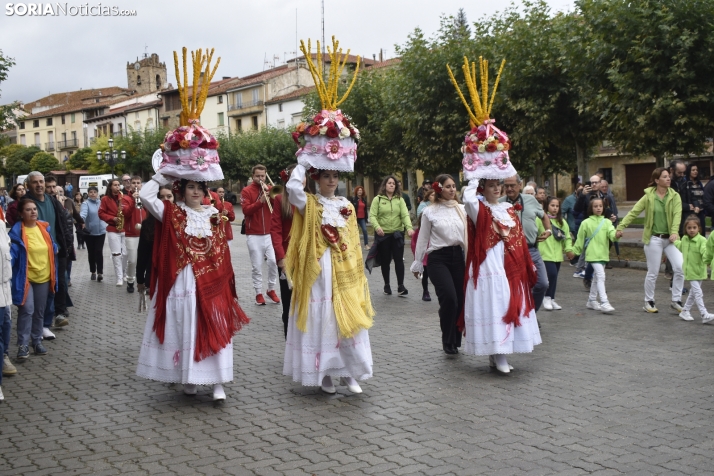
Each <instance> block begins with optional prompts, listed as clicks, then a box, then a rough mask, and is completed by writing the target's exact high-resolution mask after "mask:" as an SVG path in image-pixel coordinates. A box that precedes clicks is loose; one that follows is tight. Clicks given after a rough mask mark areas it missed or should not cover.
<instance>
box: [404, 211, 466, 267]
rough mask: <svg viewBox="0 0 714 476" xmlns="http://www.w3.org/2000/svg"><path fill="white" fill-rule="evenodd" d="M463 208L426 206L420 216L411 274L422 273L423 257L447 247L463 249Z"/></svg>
mask: <svg viewBox="0 0 714 476" xmlns="http://www.w3.org/2000/svg"><path fill="white" fill-rule="evenodd" d="M462 217H465V212H464V206H463V205H456V206H455V207H450V206H447V205H442V204H441V203H433V204H431V205H428V206H427V207H426V208H425V209H424V212H423V213H422V214H421V225H420V226H419V239H418V241H417V245H416V250H415V252H414V262H413V263H412V265H411V267H410V268H409V269H410V270H411V272H412V273H423V272H424V265H423V264H422V261H423V260H424V255H425V254H429V253H431V252H432V251H434V250H439V249H441V248H446V247H448V246H460V247H461V248H464V245H465V243H464V238H465V236H466V230H465V229H464V218H462Z"/></svg>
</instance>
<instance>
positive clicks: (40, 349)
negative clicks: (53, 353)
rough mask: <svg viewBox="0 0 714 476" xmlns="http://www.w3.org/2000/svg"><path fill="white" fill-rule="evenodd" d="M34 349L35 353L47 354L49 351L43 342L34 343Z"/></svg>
mask: <svg viewBox="0 0 714 476" xmlns="http://www.w3.org/2000/svg"><path fill="white" fill-rule="evenodd" d="M32 350H34V351H35V355H45V354H46V353H47V349H45V346H43V345H42V342H38V343H37V344H35V345H33V346H32Z"/></svg>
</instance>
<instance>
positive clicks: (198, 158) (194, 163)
mask: <svg viewBox="0 0 714 476" xmlns="http://www.w3.org/2000/svg"><path fill="white" fill-rule="evenodd" d="M206 155H207V153H206V152H205V151H204V150H201V149H196V150H194V151H193V152H192V153H191V158H190V159H189V161H188V165H190V166H191V168H192V169H194V170H201V171H203V170H207V169H208V163H209V159H208V157H206Z"/></svg>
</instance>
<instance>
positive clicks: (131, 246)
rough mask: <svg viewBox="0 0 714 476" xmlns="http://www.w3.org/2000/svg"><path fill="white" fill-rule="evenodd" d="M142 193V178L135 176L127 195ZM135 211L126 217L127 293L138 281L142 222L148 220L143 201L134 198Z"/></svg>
mask: <svg viewBox="0 0 714 476" xmlns="http://www.w3.org/2000/svg"><path fill="white" fill-rule="evenodd" d="M139 191H141V177H139V176H138V175H134V176H133V177H132V178H131V187H130V188H129V189H128V192H127V195H131V196H132V197H134V195H135V194H137V193H139ZM134 204H135V205H136V206H135V207H134V211H133V212H132V213H131V214H126V215H125V220H126V221H125V224H124V244H125V246H126V254H125V255H124V256H123V257H122V258H123V268H124V276H126V292H128V293H133V292H134V281H135V280H136V259H137V256H138V252H139V235H140V234H141V222H143V221H144V219H145V218H147V216H148V215H147V213H146V210H144V207H143V206H142V204H141V199H140V198H138V197H136V198H134Z"/></svg>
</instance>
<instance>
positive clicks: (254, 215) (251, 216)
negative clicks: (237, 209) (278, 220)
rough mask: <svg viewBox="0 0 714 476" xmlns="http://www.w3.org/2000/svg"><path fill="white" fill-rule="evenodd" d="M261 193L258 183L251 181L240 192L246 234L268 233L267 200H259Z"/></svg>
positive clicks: (268, 210)
mask: <svg viewBox="0 0 714 476" xmlns="http://www.w3.org/2000/svg"><path fill="white" fill-rule="evenodd" d="M261 193H262V192H261V190H260V185H259V184H257V183H255V182H251V184H250V185H248V186H247V187H244V188H243V190H242V191H241V192H240V204H241V206H242V207H243V215H244V216H245V234H246V235H269V234H270V220H271V216H270V208H268V202H264V203H263V202H261V201H260V195H261Z"/></svg>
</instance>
